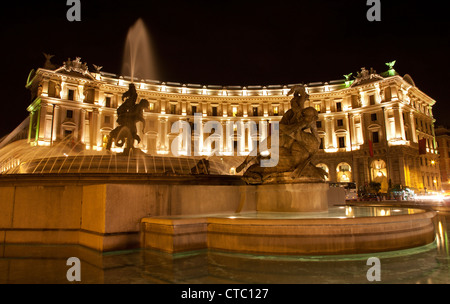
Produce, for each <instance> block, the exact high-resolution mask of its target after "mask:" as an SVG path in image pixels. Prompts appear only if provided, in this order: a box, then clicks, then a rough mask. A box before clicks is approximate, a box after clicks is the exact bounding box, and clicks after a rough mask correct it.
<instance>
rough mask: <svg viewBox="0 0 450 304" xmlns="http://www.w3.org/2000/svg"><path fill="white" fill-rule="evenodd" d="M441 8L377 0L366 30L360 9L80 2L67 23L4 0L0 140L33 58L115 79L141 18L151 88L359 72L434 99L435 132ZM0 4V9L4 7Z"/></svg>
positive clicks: (443, 36)
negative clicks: (393, 79) (69, 62)
mask: <svg viewBox="0 0 450 304" xmlns="http://www.w3.org/2000/svg"><path fill="white" fill-rule="evenodd" d="M443 3H444V2H442V1H415V0H414V1H413V0H411V1H398V0H397V1H394V0H381V19H382V20H381V21H380V22H369V21H368V20H367V19H366V12H367V10H368V9H369V6H367V5H366V1H365V0H359V1H357V0H334V1H326V0H303V1H302V0H297V1H282V0H278V1H270V2H269V1H245V0H241V1H234V0H229V1H212V0H209V1H200V0H199V1H190V0H185V1H164V0H159V1H151V0H150V1H132V0H128V1H114V0H111V1H107V0H95V1H94V0H89V1H88V0H81V9H82V12H81V22H69V21H68V20H67V19H66V12H67V10H68V9H69V6H67V5H66V1H65V0H60V1H55V0H52V1H50V0H40V1H14V2H11V3H10V4H8V5H7V6H6V5H5V6H4V7H3V9H2V10H1V12H0V17H1V19H0V20H1V21H0V22H1V23H2V24H1V28H0V39H1V40H0V41H1V44H2V47H1V48H0V49H1V55H2V57H1V58H3V60H2V64H1V67H2V73H1V74H0V75H1V76H0V77H1V82H0V83H1V92H2V99H3V100H2V104H3V110H2V111H0V137H1V136H2V135H5V134H7V133H9V132H10V131H12V130H13V129H14V128H15V127H16V126H17V125H18V124H19V123H20V122H21V121H22V120H23V119H24V118H25V117H26V116H27V112H26V108H27V106H28V105H29V103H30V95H29V92H28V91H27V90H26V89H25V87H24V86H25V81H26V78H27V76H28V73H29V72H30V70H31V69H36V68H38V67H41V66H42V65H43V63H44V61H45V59H44V57H43V55H42V52H46V53H50V54H54V55H56V56H55V57H54V58H53V60H52V62H53V63H55V64H58V65H62V62H63V61H65V60H66V59H67V58H69V57H70V58H75V57H81V58H82V61H83V62H87V63H88V64H89V67H90V68H91V70H92V64H96V65H100V66H103V71H105V72H111V73H115V74H120V72H121V65H122V56H123V51H124V42H125V38H126V35H127V31H128V29H129V27H130V26H131V25H133V24H134V22H135V21H136V20H137V19H138V18H142V19H143V20H144V21H145V23H146V24H147V27H148V30H149V32H150V36H151V40H152V45H153V52H154V57H155V61H156V62H157V68H158V80H161V81H173V82H181V83H198V84H213V85H243V86H244V85H256V84H257V85H269V84H291V83H299V82H304V83H308V82H315V81H330V80H334V79H342V78H343V76H342V75H344V74H348V73H351V72H353V73H354V74H356V71H358V70H359V69H360V68H361V67H366V68H370V67H373V68H374V69H375V70H377V71H378V72H383V71H385V70H387V67H386V66H385V64H384V63H385V62H388V61H392V60H397V64H396V65H395V69H396V70H397V72H399V74H401V75H402V76H403V75H404V74H410V75H411V76H412V78H413V79H414V81H415V83H416V85H417V86H418V88H419V89H421V90H422V91H423V92H425V93H426V94H428V95H429V96H431V97H432V98H434V99H435V100H436V101H437V104H436V106H434V108H433V111H434V115H435V118H436V119H437V124H447V122H450V121H449V120H448V119H447V116H448V115H449V114H450V110H449V109H450V108H449V106H448V100H447V90H448V86H449V84H448V79H449V77H448V76H449V75H448V74H449V71H450V69H449V67H450V66H449V63H450V60H449V54H450V43H449V42H450V33H449V25H450V21H449V18H448V17H447V15H448V14H449V11H448V10H447V7H446V6H445V4H443ZM2 4H3V2H2Z"/></svg>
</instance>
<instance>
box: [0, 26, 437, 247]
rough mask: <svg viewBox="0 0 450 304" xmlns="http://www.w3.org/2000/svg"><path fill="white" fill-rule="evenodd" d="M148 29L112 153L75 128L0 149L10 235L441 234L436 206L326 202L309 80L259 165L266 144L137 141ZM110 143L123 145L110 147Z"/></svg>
mask: <svg viewBox="0 0 450 304" xmlns="http://www.w3.org/2000/svg"><path fill="white" fill-rule="evenodd" d="M145 33H146V31H145V27H144V25H143V22H142V20H138V22H137V23H136V24H135V25H134V26H133V27H132V28H131V29H130V32H129V34H128V37H127V42H126V50H125V59H126V60H125V63H126V64H124V69H125V70H124V73H129V75H130V76H131V79H132V82H131V83H130V85H129V90H128V91H127V92H126V93H124V94H123V96H122V100H123V101H124V102H123V104H122V105H121V106H120V107H119V108H118V109H117V114H118V124H119V125H118V127H117V128H116V129H114V130H113V131H112V132H111V134H110V141H109V142H108V144H107V146H106V148H107V149H106V151H94V150H85V147H84V145H82V144H81V143H76V142H74V141H73V140H72V137H71V136H68V137H67V138H65V139H64V140H61V141H59V142H55V143H52V145H51V146H34V147H30V146H29V144H27V142H26V141H18V142H14V143H12V144H10V145H8V146H6V147H4V148H3V149H2V150H1V151H0V172H1V175H0V180H1V187H0V198H1V199H0V206H2V210H3V211H2V216H1V217H0V232H2V233H3V236H4V237H3V238H2V239H3V240H4V243H20V244H29V243H34V244H79V245H83V246H85V247H88V248H92V249H95V250H98V251H112V250H119V249H125V248H136V247H141V248H146V249H157V250H160V251H165V252H169V253H175V252H185V251H192V250H198V249H212V250H219V251H231V252H242V253H259V254H261V253H262V254H275V255H316V254H328V255H332V254H343V253H367V252H380V251H389V250H398V249H403V248H411V247H415V246H421V245H425V244H428V243H430V242H432V241H433V240H434V227H433V222H432V219H433V217H434V216H435V214H434V212H425V211H422V210H417V209H404V210H403V209H399V210H400V211H396V210H397V209H395V210H394V209H390V208H381V207H379V208H369V207H354V208H350V209H349V208H347V209H339V208H336V207H332V208H329V206H328V197H327V191H328V185H327V184H326V183H325V182H324V177H325V175H326V172H325V171H323V170H322V169H320V168H317V167H315V166H314V164H312V162H311V159H312V156H313V155H314V154H315V153H316V152H317V150H318V148H319V140H318V135H317V130H316V128H315V126H316V120H317V111H316V110H315V109H314V108H311V107H307V108H305V107H304V104H305V101H306V100H307V99H308V97H309V96H308V94H307V92H306V89H305V88H304V87H303V86H297V87H294V88H292V90H291V91H290V92H289V93H288V94H293V98H292V100H291V109H290V110H289V111H287V112H286V113H285V114H284V115H283V117H282V119H281V122H280V134H279V135H280V136H279V137H278V136H276V135H270V136H268V137H267V139H266V141H265V142H263V145H262V146H266V147H268V146H271V147H277V148H278V149H273V150H271V155H270V156H271V158H270V159H272V157H273V156H276V157H274V158H275V159H277V160H278V161H277V163H276V164H272V165H270V166H263V162H264V161H267V159H268V156H267V155H266V154H265V152H266V151H261V150H260V149H262V148H261V145H260V146H259V148H257V149H256V150H255V151H254V152H255V153H251V154H250V156H249V157H230V156H229V157H225V158H221V157H208V158H204V157H203V156H202V157H200V156H199V157H183V156H178V157H170V156H162V155H158V156H154V155H148V154H146V153H144V152H142V151H141V150H140V149H138V148H136V147H135V146H134V145H135V142H139V140H140V139H139V136H137V132H136V123H137V122H138V121H140V120H142V111H143V108H145V107H146V106H147V105H148V104H147V103H146V100H145V99H142V100H140V102H139V103H137V100H138V98H137V97H138V93H137V91H136V88H135V87H134V84H133V79H135V78H137V77H139V78H141V77H152V76H154V74H152V73H154V71H153V70H152V66H151V64H150V62H151V61H150V60H151V56H150V55H149V48H148V42H147V38H148V35H146V34H145ZM143 54H144V55H143ZM141 68H142V69H141ZM86 69H87V68H86ZM113 143H114V144H115V145H116V146H118V147H124V149H123V153H117V152H113V151H111V148H112V145H113ZM232 168H236V172H238V174H230V172H231V171H232V170H231V169H232Z"/></svg>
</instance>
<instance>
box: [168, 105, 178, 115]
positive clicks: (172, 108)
mask: <svg viewBox="0 0 450 304" xmlns="http://www.w3.org/2000/svg"><path fill="white" fill-rule="evenodd" d="M170 114H177V105H174V104H171V105H170Z"/></svg>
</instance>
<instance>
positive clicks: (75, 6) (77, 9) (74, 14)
mask: <svg viewBox="0 0 450 304" xmlns="http://www.w3.org/2000/svg"><path fill="white" fill-rule="evenodd" d="M66 5H67V6H69V5H70V6H71V8H69V10H67V14H66V17H67V20H68V21H70V22H73V21H81V1H80V0H67V2H66Z"/></svg>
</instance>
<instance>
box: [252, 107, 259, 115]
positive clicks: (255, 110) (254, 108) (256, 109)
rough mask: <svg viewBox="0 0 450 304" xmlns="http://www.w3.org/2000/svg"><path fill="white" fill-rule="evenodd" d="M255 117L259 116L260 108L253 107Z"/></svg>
mask: <svg viewBox="0 0 450 304" xmlns="http://www.w3.org/2000/svg"><path fill="white" fill-rule="evenodd" d="M253 116H258V107H253Z"/></svg>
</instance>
